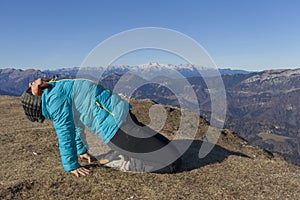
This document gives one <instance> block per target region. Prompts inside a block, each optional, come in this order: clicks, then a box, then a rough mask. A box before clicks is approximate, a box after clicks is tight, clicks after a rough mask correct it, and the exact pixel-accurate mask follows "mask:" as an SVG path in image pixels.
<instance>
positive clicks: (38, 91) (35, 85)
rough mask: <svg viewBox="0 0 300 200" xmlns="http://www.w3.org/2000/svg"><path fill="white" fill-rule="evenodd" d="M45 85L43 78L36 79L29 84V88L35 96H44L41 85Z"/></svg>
mask: <svg viewBox="0 0 300 200" xmlns="http://www.w3.org/2000/svg"><path fill="white" fill-rule="evenodd" d="M42 84H43V81H42V79H41V78H39V79H36V80H35V81H33V82H31V83H29V87H31V93H32V94H33V95H35V96H42V94H43V91H42V88H41V85H42Z"/></svg>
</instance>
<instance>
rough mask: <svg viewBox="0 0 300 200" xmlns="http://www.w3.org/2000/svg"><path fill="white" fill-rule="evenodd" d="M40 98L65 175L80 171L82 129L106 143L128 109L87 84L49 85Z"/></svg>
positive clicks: (114, 97) (115, 97) (83, 149)
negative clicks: (79, 156)
mask: <svg viewBox="0 0 300 200" xmlns="http://www.w3.org/2000/svg"><path fill="white" fill-rule="evenodd" d="M50 84H51V86H52V88H51V89H46V90H45V91H44V93H43V96H42V110H43V115H44V116H45V118H47V119H50V120H53V122H54V128H55V130H56V134H57V137H58V143H59V149H60V155H61V159H62V164H63V167H64V169H65V170H66V171H68V172H69V171H72V170H74V169H77V168H78V167H80V165H79V163H78V157H77V156H78V155H81V154H83V153H86V152H87V149H86V147H85V146H84V145H83V143H82V141H81V139H80V137H81V134H84V126H87V127H88V128H89V129H90V130H91V131H92V132H94V133H96V134H98V135H99V136H100V138H101V139H102V141H103V142H104V143H108V142H109V141H110V140H111V139H112V137H113V136H114V135H115V133H116V132H117V131H118V129H119V127H120V126H121V125H122V123H123V122H124V121H125V119H126V116H127V114H128V112H129V109H130V105H129V103H128V102H127V101H125V100H123V99H121V98H120V96H118V95H116V94H113V93H112V92H111V91H109V90H106V89H104V88H103V87H102V86H101V85H97V84H95V83H94V82H92V81H89V80H82V79H74V80H72V79H70V80H68V79H66V80H60V81H57V82H50Z"/></svg>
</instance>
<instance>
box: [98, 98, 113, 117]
mask: <svg viewBox="0 0 300 200" xmlns="http://www.w3.org/2000/svg"><path fill="white" fill-rule="evenodd" d="M96 105H97V106H99V107H100V108H102V109H104V110H105V111H106V112H108V113H109V114H110V115H112V116H115V115H114V113H112V112H111V111H110V110H108V108H106V107H104V106H103V105H102V104H101V103H99V102H98V101H96Z"/></svg>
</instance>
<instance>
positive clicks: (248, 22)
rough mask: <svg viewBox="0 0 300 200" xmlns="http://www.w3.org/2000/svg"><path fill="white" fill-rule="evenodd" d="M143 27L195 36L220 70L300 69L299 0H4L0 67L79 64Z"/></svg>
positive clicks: (0, 12) (1, 5) (0, 3)
mask: <svg viewBox="0 0 300 200" xmlns="http://www.w3.org/2000/svg"><path fill="white" fill-rule="evenodd" d="M139 27H163V28H169V29H173V30H176V31H179V32H181V33H183V34H186V35H188V36H189V37H191V38H193V39H195V40H196V41H197V42H198V43H199V44H201V45H202V46H203V47H204V48H205V49H206V50H207V52H208V53H209V54H210V56H211V57H212V58H213V60H214V61H215V63H216V64H217V66H218V67H219V68H228V67H229V68H233V69H237V68H238V69H245V70H263V69H271V68H272V69H275V68H300V1H298V0H206V1H201V0H194V1H191V0H182V1H177V0H119V1H116V0H103V1H101V0H99V1H90V0H86V1H83V0H77V1H76V0H73V1H71V0H70V1H64V0H60V1H58V0H51V1H46V0H45V1H42V0H36V1H33V0H26V1H23V0H19V1H16V0H0V68H6V67H15V68H23V69H26V68H41V69H45V68H58V67H73V66H79V65H80V64H81V62H82V61H83V60H84V58H85V57H86V56H87V55H88V53H89V52H90V51H91V50H92V49H93V48H94V47H95V46H96V45H98V44H99V43H100V42H102V41H104V40H105V39H107V38H108V37H110V36H112V35H114V34H117V33H119V32H122V31H125V30H128V29H133V28H139ZM145 62H148V61H146V60H145ZM125 64H126V63H125Z"/></svg>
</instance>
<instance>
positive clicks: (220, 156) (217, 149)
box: [174, 140, 250, 172]
mask: <svg viewBox="0 0 300 200" xmlns="http://www.w3.org/2000/svg"><path fill="white" fill-rule="evenodd" d="M174 142H175V143H176V145H178V146H180V145H184V144H187V143H191V145H190V146H189V148H188V149H187V150H186V151H185V152H184V153H183V155H182V156H181V159H182V166H181V168H180V169H179V170H178V172H183V171H190V170H193V169H198V168H201V167H204V166H206V165H210V164H214V163H220V162H223V161H224V160H225V159H226V158H228V157H229V156H241V157H245V158H250V157H249V156H248V155H246V154H243V153H240V152H234V151H230V150H228V149H225V148H223V147H221V146H219V145H217V144H216V145H214V147H213V149H212V150H211V151H210V152H209V153H208V154H207V155H206V156H205V157H204V158H199V151H200V148H201V146H202V144H203V141H201V140H193V141H191V140H176V141H174Z"/></svg>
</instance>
